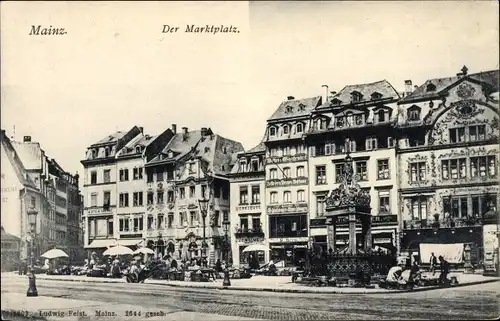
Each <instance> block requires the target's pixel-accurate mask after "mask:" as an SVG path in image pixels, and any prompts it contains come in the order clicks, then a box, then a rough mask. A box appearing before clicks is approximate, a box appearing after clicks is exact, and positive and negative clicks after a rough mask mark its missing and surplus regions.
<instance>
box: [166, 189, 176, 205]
mask: <svg viewBox="0 0 500 321" xmlns="http://www.w3.org/2000/svg"><path fill="white" fill-rule="evenodd" d="M167 202H168V203H173V202H174V191H168V192H167Z"/></svg>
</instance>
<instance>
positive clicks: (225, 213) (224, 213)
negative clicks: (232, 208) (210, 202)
mask: <svg viewBox="0 0 500 321" xmlns="http://www.w3.org/2000/svg"><path fill="white" fill-rule="evenodd" d="M222 220H223V221H224V222H227V221H229V212H228V211H222Z"/></svg>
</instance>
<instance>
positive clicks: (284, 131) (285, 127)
mask: <svg viewBox="0 0 500 321" xmlns="http://www.w3.org/2000/svg"><path fill="white" fill-rule="evenodd" d="M288 134H290V126H288V125H283V135H288Z"/></svg>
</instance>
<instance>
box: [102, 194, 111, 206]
mask: <svg viewBox="0 0 500 321" xmlns="http://www.w3.org/2000/svg"><path fill="white" fill-rule="evenodd" d="M110 206H111V192H110V191H105V192H104V199H103V203H102V207H103V208H104V209H109V207H110Z"/></svg>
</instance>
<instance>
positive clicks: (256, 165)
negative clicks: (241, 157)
mask: <svg viewBox="0 0 500 321" xmlns="http://www.w3.org/2000/svg"><path fill="white" fill-rule="evenodd" d="M251 165H252V166H251V169H252V172H257V171H258V170H259V161H258V160H257V159H252V162H251Z"/></svg>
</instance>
